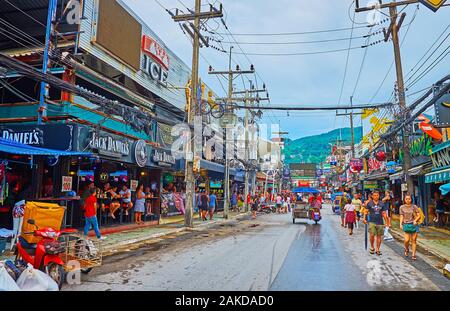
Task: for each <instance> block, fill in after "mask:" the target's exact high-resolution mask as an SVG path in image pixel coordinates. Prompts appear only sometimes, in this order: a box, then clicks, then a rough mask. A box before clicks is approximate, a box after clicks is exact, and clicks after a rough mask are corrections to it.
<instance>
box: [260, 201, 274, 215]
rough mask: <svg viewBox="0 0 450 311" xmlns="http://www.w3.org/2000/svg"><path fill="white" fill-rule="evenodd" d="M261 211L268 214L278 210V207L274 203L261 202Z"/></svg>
mask: <svg viewBox="0 0 450 311" xmlns="http://www.w3.org/2000/svg"><path fill="white" fill-rule="evenodd" d="M260 211H261V212H263V213H266V214H270V213H275V212H276V211H277V209H276V208H275V206H273V205H270V204H267V203H263V204H261V208H260Z"/></svg>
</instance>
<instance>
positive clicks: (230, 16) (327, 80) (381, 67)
mask: <svg viewBox="0 0 450 311" xmlns="http://www.w3.org/2000/svg"><path fill="white" fill-rule="evenodd" d="M123 1H124V2H125V3H126V4H127V5H128V6H129V7H130V8H131V9H132V10H133V11H135V12H136V13H137V14H138V15H139V16H140V17H141V18H142V19H143V20H144V22H145V23H146V24H147V25H148V26H149V27H150V28H152V30H153V31H155V32H156V33H157V34H158V36H159V37H160V38H161V39H162V40H163V41H164V43H165V44H166V45H167V46H168V47H169V48H170V49H171V50H172V51H174V52H175V54H177V55H178V56H179V57H180V58H181V59H182V60H183V61H184V62H185V63H186V64H187V65H188V66H189V67H191V64H192V44H191V41H190V39H189V38H188V37H186V36H185V35H184V34H183V32H182V31H181V29H180V27H179V25H178V24H177V23H175V22H174V21H173V20H172V18H171V17H170V15H169V14H168V13H167V12H166V11H165V10H164V9H163V7H164V8H167V9H169V10H170V9H175V8H178V9H180V10H183V11H184V12H185V13H187V9H186V6H187V7H189V8H191V9H193V6H194V0H158V1H156V0H123ZM158 2H159V3H158ZM368 2H369V0H367V1H366V0H362V1H360V3H361V5H363V4H365V3H368ZM383 2H386V1H383ZM210 3H213V4H215V5H216V6H218V5H219V1H215V2H214V1H211V2H210ZM202 4H203V5H204V7H203V10H208V9H209V7H208V2H207V1H206V0H203V1H202ZM222 4H223V8H224V12H225V16H224V20H225V22H226V24H227V26H228V29H229V31H230V32H231V33H233V34H234V35H233V36H230V35H229V34H228V33H227V32H226V30H225V28H224V26H223V25H222V23H221V21H220V20H209V21H208V22H207V23H206V27H207V28H208V29H209V30H211V31H216V32H220V33H226V34H224V35H214V36H213V37H214V38H215V39H217V40H221V41H222V43H221V44H222V47H223V48H224V49H225V50H227V51H228V50H229V48H230V46H231V45H232V46H234V48H233V54H232V56H233V66H235V64H236V63H237V64H239V65H240V67H241V69H243V70H244V69H249V67H250V64H253V65H254V66H255V70H256V71H257V75H251V76H246V77H245V78H244V79H242V78H239V79H236V80H235V89H236V90H243V89H244V88H245V87H247V88H248V87H249V81H248V80H252V81H253V83H254V84H255V80H256V81H257V84H258V86H259V88H261V87H262V84H263V83H265V84H266V86H267V88H268V91H269V96H270V103H267V102H262V105H280V106H295V105H307V106H318V107H319V106H330V105H341V106H345V105H349V102H350V96H352V95H353V103H354V104H369V103H382V102H387V101H388V100H389V99H390V96H391V93H392V91H393V89H394V83H395V81H396V79H395V67H393V68H392V70H391V71H390V72H389V74H388V75H387V73H388V69H389V67H390V66H391V64H392V62H393V60H394V53H393V46H392V42H384V41H383V42H381V43H378V44H375V45H372V46H370V47H368V48H366V49H363V48H360V47H361V46H362V45H364V44H365V42H366V40H367V39H366V38H360V37H362V36H365V35H368V34H369V31H370V29H371V28H370V27H365V26H367V25H368V23H367V20H368V13H356V14H355V16H354V5H353V0H325V1H307V0H295V1H293V0H278V1H272V0H271V1H269V0H223V1H222ZM352 5H353V6H352ZM417 7H418V9H417ZM401 9H404V11H403V12H405V13H406V14H407V15H406V19H405V21H404V23H403V27H402V29H401V31H400V40H401V41H402V48H401V50H402V64H403V71H404V75H405V76H406V75H407V74H411V69H412V68H413V67H414V66H415V65H416V64H417V62H418V61H419V60H420V59H421V58H422V56H423V55H424V54H425V53H426V52H427V50H428V49H429V48H430V47H431V46H432V45H433V43H435V41H436V39H437V38H438V37H439V36H440V35H441V34H442V33H443V31H444V30H445V29H446V28H447V27H448V26H449V24H450V22H449V21H450V7H443V8H441V9H440V10H439V11H438V12H436V13H434V12H433V11H431V10H430V9H428V8H426V7H425V6H423V5H419V6H417V5H409V6H408V7H400V8H399V10H401ZM173 12H174V11H173ZM382 12H383V13H384V14H387V13H388V11H387V10H384V11H382ZM413 16H415V18H414V19H413ZM369 17H370V16H369ZM384 18H386V16H384V15H382V14H381V15H380V20H383V19H384ZM352 20H353V21H354V23H353V22H352ZM352 25H353V27H354V29H353V35H351V34H352V30H351V29H348V30H344V31H334V32H322V33H309V34H298V35H289V36H266V35H258V36H255V35H251V36H243V35H239V34H249V33H250V34H255V33H256V34H267V33H292V32H297V33H298V32H312V31H322V30H330V29H342V28H351V27H352ZM382 27H388V23H387V22H386V23H383V24H381V25H376V26H374V27H373V28H372V32H377V31H379V30H381V29H382ZM448 33H450V28H447V31H446V32H445V34H444V35H443V37H442V38H441V40H442V39H443V38H445V37H446V35H447V34H448ZM203 34H204V35H210V36H212V35H211V34H210V33H208V32H206V31H203ZM350 37H353V39H352V41H351V43H350V40H348V39H349V38H350ZM382 37H383V35H382V34H376V35H372V36H371V37H370V38H371V42H377V41H378V40H381V39H382ZM334 39H339V41H332V42H317V41H324V40H334ZM341 39H342V40H341ZM235 41H237V42H238V43H239V44H237V43H236V42H235ZM305 41H306V42H308V43H302V44H297V43H296V44H273V43H287V42H289V43H292V42H305ZM311 41H315V42H314V43H311ZM226 42H232V44H230V43H226ZM244 43H262V44H257V45H255V44H244ZM439 43H440V41H439ZM216 44H217V46H219V44H218V43H216ZM437 45H438V44H436V45H435V47H436V46H437ZM449 45H450V38H448V39H447V40H446V41H444V42H443V44H442V45H441V46H440V48H439V49H437V51H436V52H435V54H434V55H433V56H432V57H431V58H430V59H429V61H428V62H427V63H426V65H425V66H424V67H423V68H422V69H421V70H419V72H417V73H416V75H415V76H414V77H413V79H411V80H410V81H408V83H407V84H409V83H411V82H413V81H414V79H415V77H418V76H420V73H421V72H422V71H423V70H425V68H426V67H428V64H430V63H431V62H433V61H434V59H435V58H436V57H438V56H439V55H440V54H441V53H442V52H443V51H444V50H445V49H446V48H448V47H449ZM349 46H351V47H357V48H355V49H351V50H350V52H349V53H348V48H349ZM330 50H344V51H339V52H334V53H323V54H314V55H291V56H263V55H250V54H252V53H268V54H273V53H275V54H280V53H283V54H286V53H287V54H289V53H294V54H295V53H311V52H325V51H330ZM433 51H434V48H433V49H432V50H431V51H430V52H429V53H428V55H429V54H431V53H432V52H433ZM243 52H245V53H246V54H247V56H245V55H243V54H238V53H243ZM200 53H201V55H202V57H201V58H200V76H201V78H202V80H203V81H205V82H206V83H207V84H208V85H209V86H210V87H212V88H213V90H214V91H215V92H216V93H217V94H218V95H219V96H225V94H226V92H225V89H226V88H227V81H226V80H221V83H220V82H219V81H218V78H217V77H216V76H214V75H208V67H209V66H210V65H211V66H212V67H213V68H214V69H215V70H227V69H228V54H227V53H223V52H221V51H218V50H216V49H212V48H202V49H201V51H200ZM428 55H427V57H428ZM444 55H445V54H444ZM347 57H348V66H347V72H346V79H345V83H344V88H343V89H342V83H343V78H344V74H345V68H346V63H347ZM363 59H364V62H363ZM425 59H426V57H425ZM449 60H450V56H449V55H447V57H446V58H445V59H444V60H443V61H441V62H440V63H439V65H437V66H436V67H435V68H434V69H432V70H431V71H430V72H429V73H427V74H426V75H425V76H424V77H423V78H422V79H420V80H419V81H418V82H417V83H415V84H414V85H412V86H411V87H410V88H409V89H408V91H407V93H406V94H407V96H408V97H407V104H411V103H412V102H413V101H414V99H415V98H417V97H419V96H420V94H421V93H417V94H415V93H416V92H417V91H420V90H423V89H424V88H426V87H429V86H430V85H432V84H433V83H434V82H436V81H437V80H439V79H441V78H442V77H444V76H445V75H447V74H450V66H449ZM362 64H363V66H361V65H362ZM417 67H418V66H416V68H417ZM359 73H360V74H359ZM358 75H359V79H357V78H358ZM386 75H387V78H386V80H385V81H384V83H383V84H382V81H383V80H384V78H385V76H386ZM408 77H409V76H407V78H408ZM405 80H407V79H405ZM244 85H245V87H244ZM380 86H381V88H380V91H379V92H378V93H377V92H376V91H377V90H378V89H379V87H380ZM341 89H342V90H343V91H342V95H341ZM375 95H376V96H375ZM339 99H341V100H339ZM371 100H372V101H371ZM340 112H341V113H342V112H344V111H340ZM260 123H267V124H271V123H279V124H280V126H281V130H282V131H287V132H289V135H288V136H289V138H291V139H297V138H300V137H305V136H310V135H316V134H320V133H323V132H327V131H331V130H333V129H335V128H338V127H348V126H349V118H348V117H337V116H336V112H335V111H331V112H326V111H312V112H304V111H302V112H300V111H291V112H289V113H288V112H286V111H270V110H265V112H264V117H263V118H262V120H261V121H260ZM361 124H363V125H364V131H365V132H367V130H368V129H369V127H368V122H367V121H364V122H362V121H361V118H359V117H358V118H355V125H361Z"/></svg>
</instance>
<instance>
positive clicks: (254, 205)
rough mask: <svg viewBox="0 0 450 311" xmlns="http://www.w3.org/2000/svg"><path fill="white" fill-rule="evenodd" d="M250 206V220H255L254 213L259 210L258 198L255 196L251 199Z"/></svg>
mask: <svg viewBox="0 0 450 311" xmlns="http://www.w3.org/2000/svg"><path fill="white" fill-rule="evenodd" d="M250 204H251V206H252V219H256V213H257V212H258V208H259V201H258V196H256V195H255V196H254V197H253V198H251V200H250Z"/></svg>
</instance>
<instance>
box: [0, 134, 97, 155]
mask: <svg viewBox="0 0 450 311" xmlns="http://www.w3.org/2000/svg"><path fill="white" fill-rule="evenodd" d="M0 152H5V153H10V154H21V155H37V156H90V155H92V153H89V152H72V151H62V150H54V149H46V148H39V147H33V146H29V145H24V144H20V143H18V142H15V141H12V140H8V139H3V138H0Z"/></svg>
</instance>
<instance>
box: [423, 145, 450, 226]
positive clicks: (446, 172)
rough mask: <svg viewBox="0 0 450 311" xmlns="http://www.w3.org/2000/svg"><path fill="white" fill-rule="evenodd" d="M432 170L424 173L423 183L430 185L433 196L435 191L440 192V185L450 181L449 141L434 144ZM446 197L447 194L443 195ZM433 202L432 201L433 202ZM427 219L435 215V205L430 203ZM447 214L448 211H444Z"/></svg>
mask: <svg viewBox="0 0 450 311" xmlns="http://www.w3.org/2000/svg"><path fill="white" fill-rule="evenodd" d="M431 161H432V165H433V167H432V170H431V172H430V173H428V174H426V175H425V183H426V184H428V185H429V186H430V188H431V189H430V193H431V195H432V196H434V194H435V193H438V194H441V193H442V191H441V189H440V188H441V187H442V186H444V185H446V184H448V183H449V182H450V141H447V142H445V143H442V144H440V145H437V146H435V147H434V148H433V149H432V153H431ZM445 197H446V198H448V195H446V196H445ZM433 203H434V202H433ZM428 210H429V213H430V215H429V216H428V219H429V220H430V219H433V218H434V217H435V216H436V206H435V205H434V204H430V206H429V209H428ZM446 213H447V215H448V213H449V211H446Z"/></svg>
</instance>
